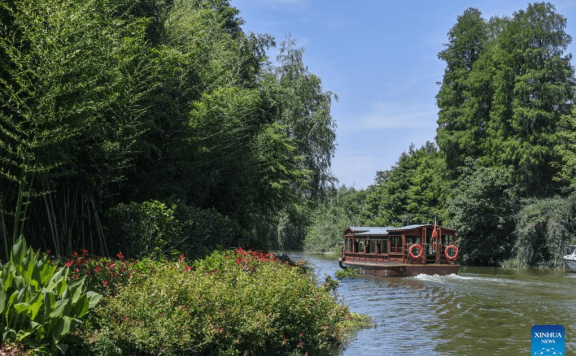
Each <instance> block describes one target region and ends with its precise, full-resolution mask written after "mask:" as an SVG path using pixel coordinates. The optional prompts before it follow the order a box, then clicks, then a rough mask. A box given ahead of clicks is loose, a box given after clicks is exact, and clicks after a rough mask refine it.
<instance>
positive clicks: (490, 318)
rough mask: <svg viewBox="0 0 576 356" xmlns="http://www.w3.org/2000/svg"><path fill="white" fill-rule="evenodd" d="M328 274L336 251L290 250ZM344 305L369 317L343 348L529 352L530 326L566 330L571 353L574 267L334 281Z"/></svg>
mask: <svg viewBox="0 0 576 356" xmlns="http://www.w3.org/2000/svg"><path fill="white" fill-rule="evenodd" d="M289 254H290V255H291V257H293V258H295V259H304V260H307V261H308V262H310V263H311V264H312V265H314V266H315V270H316V273H317V274H318V275H319V277H320V278H321V279H323V278H324V275H325V274H326V275H330V276H332V277H333V278H334V274H335V272H336V271H337V270H338V269H339V267H338V260H337V258H336V257H323V256H310V255H305V254H303V253H299V252H291V253H289ZM337 292H338V295H339V297H340V298H341V299H342V301H343V302H344V303H345V304H346V305H348V306H349V308H350V309H351V310H352V311H354V312H357V313H362V314H366V315H369V316H370V317H372V319H373V321H374V322H375V324H376V327H374V328H372V329H368V330H361V331H359V332H358V334H357V335H356V337H355V338H354V339H353V340H352V341H351V343H350V344H349V345H348V347H347V348H346V349H345V350H344V351H343V353H342V355H346V356H352V355H471V356H473V355H478V356H480V355H481V356H488V355H507V356H508V355H530V329H531V328H532V326H533V325H535V324H549V325H553V324H559V325H563V326H564V328H565V329H566V340H565V343H566V355H576V273H568V272H563V271H541V270H508V269H501V268H488V267H461V268H460V274H459V275H458V276H455V275H451V276H425V275H420V276H417V277H408V278H382V277H372V276H361V277H353V278H346V279H344V280H342V281H340V285H339V287H338V290H337Z"/></svg>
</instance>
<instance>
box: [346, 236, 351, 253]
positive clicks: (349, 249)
mask: <svg viewBox="0 0 576 356" xmlns="http://www.w3.org/2000/svg"><path fill="white" fill-rule="evenodd" d="M344 249H345V250H346V251H348V252H350V251H352V239H351V238H346V243H345V247H344Z"/></svg>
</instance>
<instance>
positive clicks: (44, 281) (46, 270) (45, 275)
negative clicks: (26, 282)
mask: <svg viewBox="0 0 576 356" xmlns="http://www.w3.org/2000/svg"><path fill="white" fill-rule="evenodd" d="M42 263H43V264H41V266H42V269H41V271H40V284H41V285H42V287H45V286H47V285H48V283H49V282H50V280H51V278H52V276H54V272H56V266H51V265H50V263H47V261H42Z"/></svg>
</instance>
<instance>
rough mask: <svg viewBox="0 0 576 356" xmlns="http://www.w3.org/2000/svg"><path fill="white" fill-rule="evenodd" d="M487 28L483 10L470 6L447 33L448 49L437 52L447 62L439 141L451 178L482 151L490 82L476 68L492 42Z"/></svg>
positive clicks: (441, 94)
mask: <svg viewBox="0 0 576 356" xmlns="http://www.w3.org/2000/svg"><path fill="white" fill-rule="evenodd" d="M488 30H489V27H488V25H487V24H486V22H485V21H484V19H483V18H482V16H481V12H480V11H479V10H478V9H475V8H469V9H467V10H466V11H464V14H462V15H461V16H458V21H457V23H456V24H455V25H454V26H453V27H452V28H451V29H450V31H449V32H448V43H447V44H446V45H445V46H446V48H445V49H444V50H443V51H441V52H440V53H438V58H439V59H441V60H443V61H445V62H446V69H445V71H444V78H443V81H442V83H441V84H442V86H441V87H440V91H439V92H438V94H437V95H436V100H437V105H438V108H439V112H438V129H437V137H436V141H437V143H438V146H439V147H440V148H441V149H442V151H443V152H444V154H445V155H446V162H447V164H448V170H449V172H450V174H451V176H452V178H456V177H457V176H458V175H459V172H458V168H459V167H462V166H463V164H464V160H465V158H466V157H478V156H480V154H481V152H480V147H481V140H482V137H483V135H484V133H485V126H486V124H485V122H486V121H487V120H488V115H487V112H486V106H485V103H484V102H483V101H484V98H485V96H486V93H489V92H490V85H489V80H486V79H487V78H485V77H484V72H478V71H476V72H475V71H474V69H475V64H476V62H477V61H478V60H479V58H481V56H482V55H483V53H484V51H485V47H486V46H487V42H488V41H489V31H488ZM479 76H480V77H479ZM483 94H484V95H483Z"/></svg>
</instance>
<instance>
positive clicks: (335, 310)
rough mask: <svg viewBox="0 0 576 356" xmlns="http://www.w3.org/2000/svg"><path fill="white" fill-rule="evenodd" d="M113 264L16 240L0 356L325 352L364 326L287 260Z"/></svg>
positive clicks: (233, 255)
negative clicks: (62, 255)
mask: <svg viewBox="0 0 576 356" xmlns="http://www.w3.org/2000/svg"><path fill="white" fill-rule="evenodd" d="M116 257H117V258H93V257H91V256H90V255H89V254H88V251H81V252H80V253H75V254H74V256H73V257H71V258H67V259H60V260H54V258H53V257H51V256H48V255H43V256H40V254H39V253H37V252H34V251H32V249H31V248H28V249H27V248H26V243H25V242H24V241H23V240H22V239H20V240H18V242H17V243H16V244H15V246H14V248H13V249H12V254H11V260H10V262H8V263H6V264H5V265H4V266H3V267H2V270H1V273H2V274H1V275H0V277H1V279H0V281H1V282H2V284H0V318H1V320H2V324H1V325H2V330H0V331H2V333H1V334H0V336H1V339H0V343H1V344H2V345H3V346H2V349H1V350H2V352H4V353H6V354H8V355H17V354H27V355H59V354H72V355H271V354H274V355H305V354H308V355H312V354H313V355H324V354H325V355H330V354H332V353H333V352H334V351H336V350H338V349H339V348H341V347H342V346H343V345H344V344H345V342H346V339H347V335H348V333H350V332H351V331H353V330H355V329H358V328H360V327H365V326H368V325H369V323H370V321H369V320H368V319H367V318H365V317H363V316H360V315H357V314H354V313H351V312H349V311H348V309H347V308H346V307H345V306H343V305H341V304H340V303H339V302H338V300H337V298H336V295H335V293H334V290H335V288H336V287H337V282H336V281H334V280H327V281H326V282H325V283H324V284H320V283H319V281H318V279H317V277H316V276H315V275H314V273H313V272H312V271H311V270H310V269H308V268H307V267H306V266H305V265H303V264H302V263H294V262H292V261H291V260H290V259H288V258H287V257H280V258H279V257H277V256H275V255H273V254H267V253H262V252H260V251H250V250H243V249H241V248H238V249H236V250H221V251H216V252H213V253H211V254H209V255H208V256H206V257H205V258H204V259H201V260H196V261H190V262H189V261H187V260H186V258H185V257H184V255H182V256H181V257H180V258H179V259H178V261H175V262H168V261H163V262H158V261H153V260H150V259H144V260H142V261H136V260H127V259H126V258H125V256H124V255H123V254H121V253H119V254H118V256H116ZM87 289H88V290H89V291H87ZM9 350H12V351H10V352H9Z"/></svg>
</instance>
